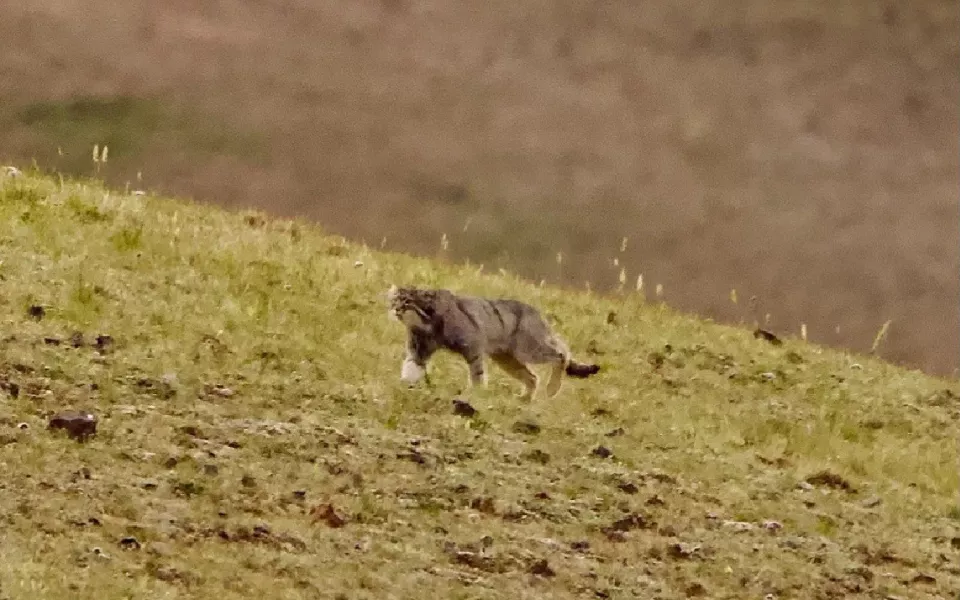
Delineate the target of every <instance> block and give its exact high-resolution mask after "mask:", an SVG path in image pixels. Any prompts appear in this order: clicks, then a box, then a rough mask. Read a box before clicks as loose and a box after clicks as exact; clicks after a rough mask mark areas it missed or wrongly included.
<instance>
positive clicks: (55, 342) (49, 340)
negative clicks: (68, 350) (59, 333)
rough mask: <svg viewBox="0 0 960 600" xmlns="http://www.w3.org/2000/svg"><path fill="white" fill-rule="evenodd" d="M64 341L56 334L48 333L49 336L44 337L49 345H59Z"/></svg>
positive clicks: (44, 341) (45, 342) (44, 340)
mask: <svg viewBox="0 0 960 600" xmlns="http://www.w3.org/2000/svg"><path fill="white" fill-rule="evenodd" d="M62 342H63V340H61V339H60V338H58V337H56V336H51V335H48V336H47V337H45V338H43V343H44V344H46V345H48V346H59V345H60V344H61V343H62Z"/></svg>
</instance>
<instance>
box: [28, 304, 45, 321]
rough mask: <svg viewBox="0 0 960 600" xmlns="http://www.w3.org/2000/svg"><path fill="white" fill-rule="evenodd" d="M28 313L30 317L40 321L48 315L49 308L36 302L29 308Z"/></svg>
mask: <svg viewBox="0 0 960 600" xmlns="http://www.w3.org/2000/svg"><path fill="white" fill-rule="evenodd" d="M27 315H29V316H30V318H32V319H34V320H36V321H39V320H41V319H43V317H45V316H46V315H47V309H45V308H44V307H42V306H40V305H39V304H34V305H33V306H31V307H29V308H28V309H27Z"/></svg>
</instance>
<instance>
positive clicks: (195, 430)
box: [178, 425, 203, 438]
mask: <svg viewBox="0 0 960 600" xmlns="http://www.w3.org/2000/svg"><path fill="white" fill-rule="evenodd" d="M178 430H179V431H180V433H183V434H186V435H189V436H190V437H195V438H202V437H203V433H202V432H201V431H200V428H199V427H197V426H196V425H184V426H183V427H180V428H179V429H178Z"/></svg>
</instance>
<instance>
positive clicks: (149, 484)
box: [137, 479, 158, 490]
mask: <svg viewBox="0 0 960 600" xmlns="http://www.w3.org/2000/svg"><path fill="white" fill-rule="evenodd" d="M137 485H138V486H139V487H142V488H143V489H145V490H155V489H157V487H158V484H157V482H156V481H153V480H150V479H147V480H144V481H141V482H140V483H138V484H137Z"/></svg>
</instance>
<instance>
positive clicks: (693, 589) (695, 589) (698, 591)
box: [684, 583, 707, 598]
mask: <svg viewBox="0 0 960 600" xmlns="http://www.w3.org/2000/svg"><path fill="white" fill-rule="evenodd" d="M684 591H685V592H686V594H687V598H699V597H700V596H705V595H706V594H707V588H705V587H703V584H701V583H691V584H690V585H688V586H687V589H686V590H684Z"/></svg>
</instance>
